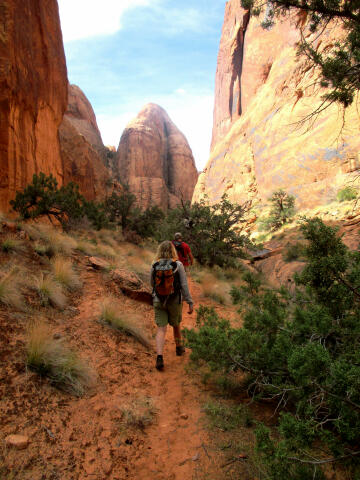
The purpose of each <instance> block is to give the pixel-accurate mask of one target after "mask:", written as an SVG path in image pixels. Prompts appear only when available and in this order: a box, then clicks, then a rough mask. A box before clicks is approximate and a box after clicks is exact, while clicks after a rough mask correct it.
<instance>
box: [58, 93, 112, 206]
mask: <svg viewBox="0 0 360 480" xmlns="http://www.w3.org/2000/svg"><path fill="white" fill-rule="evenodd" d="M68 98H69V103H68V107H67V110H66V113H65V115H64V118H63V121H62V123H61V125H60V128H59V139H60V148H61V158H62V160H63V169H64V183H65V184H66V183H68V182H70V181H73V182H75V183H77V184H78V185H79V188H80V192H81V193H82V194H83V195H84V196H85V197H86V198H87V200H94V199H100V198H102V197H104V196H105V193H106V189H107V185H108V183H109V178H110V175H109V171H108V169H107V167H106V161H107V149H106V148H105V147H104V145H103V143H102V139H101V135H100V131H99V129H98V126H97V123H96V118H95V114H94V111H93V109H92V106H91V104H90V102H89V101H88V99H87V98H86V96H85V94H84V93H83V92H82V91H81V89H80V88H79V87H77V86H76V85H69V96H68Z"/></svg>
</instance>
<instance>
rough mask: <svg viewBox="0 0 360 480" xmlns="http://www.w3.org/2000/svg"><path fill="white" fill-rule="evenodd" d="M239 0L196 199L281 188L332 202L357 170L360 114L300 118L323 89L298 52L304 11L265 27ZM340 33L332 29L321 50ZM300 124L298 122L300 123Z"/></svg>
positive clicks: (226, 34)
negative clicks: (307, 120)
mask: <svg viewBox="0 0 360 480" xmlns="http://www.w3.org/2000/svg"><path fill="white" fill-rule="evenodd" d="M260 22H261V19H258V18H250V19H249V17H248V13H247V11H245V10H243V9H242V8H241V6H240V1H239V0H230V1H229V2H227V4H226V10H225V19H224V26H223V31H222V38H221V42H220V49H219V55H218V65H217V72H216V86H215V106H214V125H213V138H212V148H211V154H210V158H209V161H208V163H207V166H206V168H205V170H204V171H203V172H202V173H201V174H200V176H199V179H198V183H197V185H196V188H195V192H194V197H193V200H195V201H196V200H199V199H200V198H202V197H203V196H204V195H205V194H207V195H208V196H209V198H210V201H212V202H215V201H218V200H219V198H220V197H221V196H222V194H223V193H225V192H226V193H227V194H228V195H229V197H230V199H231V200H233V201H236V202H243V201H245V200H248V199H253V200H256V201H261V202H264V201H266V200H267V198H268V197H269V196H270V194H271V193H272V192H273V191H274V190H277V189H279V188H283V189H284V190H286V191H288V192H289V193H291V194H293V195H295V196H296V198H297V206H298V207H300V208H305V207H312V206H314V205H316V204H322V203H327V202H329V201H331V200H332V199H334V198H335V196H336V192H337V191H338V189H340V188H341V187H343V186H344V185H345V184H346V183H347V182H348V181H351V180H352V178H353V176H354V175H356V172H357V170H358V169H359V168H360V157H359V147H360V136H359V128H360V122H359V115H358V113H357V109H356V105H353V106H352V107H351V108H348V109H347V110H346V113H345V117H344V119H345V128H342V126H343V115H342V111H341V110H340V109H339V107H338V106H337V105H332V106H330V107H329V108H327V109H326V110H325V111H324V112H323V113H322V114H321V115H319V116H317V117H313V118H312V119H311V120H310V121H309V122H305V123H304V124H302V123H301V120H302V119H304V117H306V116H307V115H309V114H311V113H312V112H314V110H315V109H316V108H317V107H319V106H320V104H321V102H322V100H321V96H322V95H323V94H324V93H325V91H324V90H323V89H320V88H319V87H318V86H316V85H315V83H316V81H317V80H318V79H319V73H318V71H316V70H315V69H314V68H311V67H310V65H309V64H308V63H307V61H306V59H305V58H304V57H302V56H298V55H297V44H298V42H299V40H300V29H299V27H304V32H305V35H306V36H307V39H308V40H311V38H312V37H311V34H310V33H309V32H308V31H307V29H306V16H304V15H303V14H299V15H293V16H292V17H289V18H285V19H283V20H282V21H280V19H279V20H277V23H276V25H275V26H274V27H272V28H271V29H270V30H264V29H263V28H262V27H261V25H260ZM340 34H341V31H339V30H338V29H328V30H327V31H326V32H325V33H324V34H323V35H322V36H321V37H320V38H319V39H318V40H317V48H319V49H320V50H322V49H324V48H327V47H329V46H330V45H332V44H333V41H334V38H336V37H337V36H338V35H340ZM299 122H300V123H299Z"/></svg>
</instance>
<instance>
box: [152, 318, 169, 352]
mask: <svg viewBox="0 0 360 480" xmlns="http://www.w3.org/2000/svg"><path fill="white" fill-rule="evenodd" d="M166 327H167V325H165V327H158V328H157V332H156V339H155V340H156V352H157V354H158V355H162V354H163V350H164V343H165V335H166Z"/></svg>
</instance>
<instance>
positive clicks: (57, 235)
mask: <svg viewBox="0 0 360 480" xmlns="http://www.w3.org/2000/svg"><path fill="white" fill-rule="evenodd" d="M24 229H25V230H26V232H27V234H28V235H29V237H30V238H31V240H35V241H36V245H37V248H38V250H39V251H38V253H40V254H44V253H45V254H46V255H47V256H49V257H53V256H55V255H59V254H61V255H67V256H68V255H71V254H72V253H73V251H74V250H75V248H76V246H77V242H76V240H74V239H73V238H72V237H70V236H69V235H67V234H66V233H63V232H60V231H58V230H57V229H56V228H55V227H51V226H50V225H26V226H24ZM35 251H37V250H36V249H35Z"/></svg>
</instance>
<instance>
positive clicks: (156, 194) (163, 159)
mask: <svg viewBox="0 0 360 480" xmlns="http://www.w3.org/2000/svg"><path fill="white" fill-rule="evenodd" d="M116 165H117V169H118V172H119V176H120V178H121V179H122V181H124V182H125V183H128V184H129V186H130V189H131V191H132V192H133V193H134V194H135V195H136V197H137V203H138V205H139V206H140V207H142V208H148V207H151V206H153V205H158V206H159V207H161V208H163V209H165V210H166V209H167V208H169V207H174V206H175V205H177V204H178V203H180V200H181V198H183V199H184V200H191V198H192V194H193V191H194V187H195V184H196V180H197V177H198V172H197V170H196V167H195V162H194V158H193V155H192V152H191V149H190V147H189V144H188V142H187V140H186V138H185V136H184V135H183V134H182V133H181V132H180V131H179V130H178V128H177V127H176V126H175V125H174V123H173V122H172V121H171V120H170V118H169V116H168V115H167V113H166V112H165V110H163V109H162V108H161V107H159V106H158V105H155V104H151V103H150V104H148V105H145V107H144V108H143V109H142V110H141V112H140V113H139V114H138V116H137V117H136V118H135V119H134V120H133V121H131V122H130V123H129V124H128V125H127V127H126V128H125V130H124V132H123V134H122V136H121V139H120V143H119V147H118V151H117V157H116Z"/></svg>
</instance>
